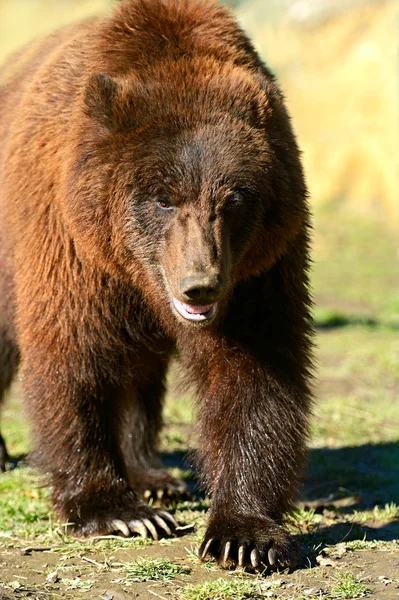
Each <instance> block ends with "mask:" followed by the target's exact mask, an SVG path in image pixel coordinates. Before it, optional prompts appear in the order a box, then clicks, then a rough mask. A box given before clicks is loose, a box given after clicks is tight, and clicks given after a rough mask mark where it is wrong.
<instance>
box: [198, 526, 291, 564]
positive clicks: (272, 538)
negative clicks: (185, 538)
mask: <svg viewBox="0 0 399 600" xmlns="http://www.w3.org/2000/svg"><path fill="white" fill-rule="evenodd" d="M208 555H210V556H213V557H214V558H216V560H217V561H218V563H219V564H220V565H221V566H224V567H228V566H235V567H237V566H238V567H250V568H253V569H264V568H265V567H271V568H272V569H278V568H280V569H285V568H293V567H295V565H296V563H297V560H298V556H299V544H298V542H297V541H296V540H295V539H294V538H293V537H292V536H291V535H290V534H289V533H288V532H287V531H286V530H285V529H284V528H283V527H281V525H278V523H276V522H275V521H273V520H272V519H270V518H268V517H264V516H259V517H257V516H246V515H242V516H239V515H237V516H234V517H231V516H224V517H219V518H218V517H216V515H215V517H213V518H211V522H210V523H209V525H208V528H207V531H206V534H205V538H204V541H203V542H202V544H201V547H200V550H199V556H200V559H201V560H205V559H206V557H207V556H208Z"/></svg>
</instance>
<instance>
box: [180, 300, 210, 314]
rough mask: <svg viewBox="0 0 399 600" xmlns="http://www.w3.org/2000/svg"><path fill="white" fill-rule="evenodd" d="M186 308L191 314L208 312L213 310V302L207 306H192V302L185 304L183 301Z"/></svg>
mask: <svg viewBox="0 0 399 600" xmlns="http://www.w3.org/2000/svg"><path fill="white" fill-rule="evenodd" d="M182 305H183V307H184V309H185V310H186V311H187V312H188V313H190V315H200V314H204V313H207V312H209V311H210V310H211V308H212V306H213V304H207V305H206V306H192V305H191V304H184V303H183V302H182Z"/></svg>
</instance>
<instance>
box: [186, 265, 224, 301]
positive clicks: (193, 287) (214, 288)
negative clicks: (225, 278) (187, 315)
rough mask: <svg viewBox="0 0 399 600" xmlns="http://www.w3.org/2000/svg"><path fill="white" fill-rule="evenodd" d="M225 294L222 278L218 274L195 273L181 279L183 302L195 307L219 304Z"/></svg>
mask: <svg viewBox="0 0 399 600" xmlns="http://www.w3.org/2000/svg"><path fill="white" fill-rule="evenodd" d="M222 292H223V282H222V278H221V276H220V275H219V274H218V273H203V272H202V273H195V274H189V275H187V276H185V277H182V278H181V279H180V293H181V297H182V300H184V302H187V303H189V304H194V305H196V306H197V305H208V304H211V303H214V302H217V301H218V300H219V298H220V296H221V295H222Z"/></svg>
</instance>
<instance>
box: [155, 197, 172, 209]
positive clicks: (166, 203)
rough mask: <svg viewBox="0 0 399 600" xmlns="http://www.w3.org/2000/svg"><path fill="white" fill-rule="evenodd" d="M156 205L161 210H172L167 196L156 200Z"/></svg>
mask: <svg viewBox="0 0 399 600" xmlns="http://www.w3.org/2000/svg"><path fill="white" fill-rule="evenodd" d="M157 206H158V208H161V209H162V210H172V209H173V208H174V206H173V204H172V203H171V201H170V200H168V199H167V198H161V199H160V200H158V202H157Z"/></svg>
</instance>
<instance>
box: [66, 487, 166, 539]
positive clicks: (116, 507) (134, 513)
mask: <svg viewBox="0 0 399 600" xmlns="http://www.w3.org/2000/svg"><path fill="white" fill-rule="evenodd" d="M62 512H63V514H64V515H68V517H67V518H68V521H69V523H70V527H71V529H73V531H74V532H75V533H76V534H78V535H79V534H80V535H109V534H117V535H122V536H124V537H130V536H132V535H140V536H141V537H142V538H147V537H152V538H154V540H158V539H159V538H162V537H167V536H172V535H174V534H175V531H176V527H178V524H177V522H176V521H175V519H174V518H173V517H172V515H171V514H169V513H168V512H166V511H165V510H160V509H158V508H151V507H150V506H148V505H147V504H145V503H144V502H142V501H141V500H140V499H139V498H138V496H137V494H135V493H134V492H133V491H131V490H126V491H125V494H120V495H119V494H117V493H115V494H114V495H108V494H104V495H101V494H99V495H98V496H97V497H93V496H86V497H79V498H78V499H76V498H75V499H73V500H72V501H71V500H69V501H67V502H65V501H64V507H63V511H62Z"/></svg>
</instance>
